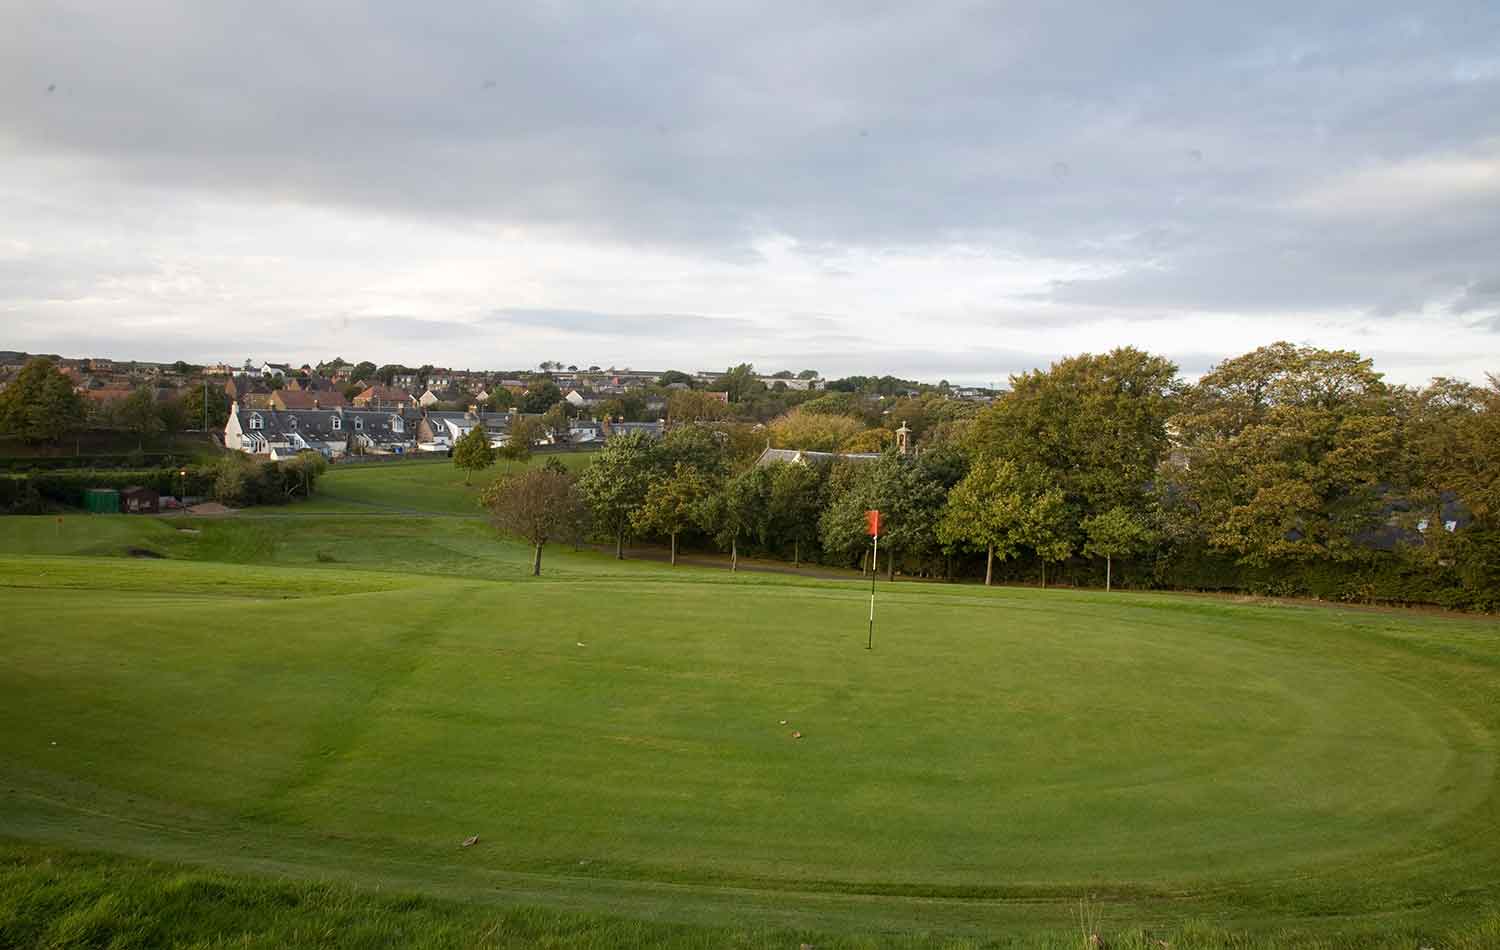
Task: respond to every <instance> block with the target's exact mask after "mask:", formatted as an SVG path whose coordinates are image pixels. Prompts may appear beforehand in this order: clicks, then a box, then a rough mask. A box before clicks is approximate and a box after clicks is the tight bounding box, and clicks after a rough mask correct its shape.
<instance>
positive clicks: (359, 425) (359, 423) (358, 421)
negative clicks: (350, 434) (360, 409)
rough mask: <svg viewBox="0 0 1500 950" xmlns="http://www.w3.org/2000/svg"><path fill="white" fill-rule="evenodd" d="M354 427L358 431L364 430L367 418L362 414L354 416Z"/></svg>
mask: <svg viewBox="0 0 1500 950" xmlns="http://www.w3.org/2000/svg"><path fill="white" fill-rule="evenodd" d="M354 429H355V431H357V432H363V431H364V430H365V420H364V419H363V418H361V417H360V416H355V417H354Z"/></svg>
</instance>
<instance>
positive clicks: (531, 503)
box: [480, 465, 584, 577]
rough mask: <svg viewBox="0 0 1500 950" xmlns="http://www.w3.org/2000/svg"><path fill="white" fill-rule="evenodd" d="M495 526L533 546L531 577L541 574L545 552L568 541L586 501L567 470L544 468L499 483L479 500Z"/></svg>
mask: <svg viewBox="0 0 1500 950" xmlns="http://www.w3.org/2000/svg"><path fill="white" fill-rule="evenodd" d="M480 500H481V502H482V503H483V504H484V506H485V507H486V508H488V509H489V511H490V516H491V518H492V519H493V520H494V523H495V526H496V527H497V528H498V529H499V530H500V531H501V532H502V533H505V534H510V535H514V536H516V537H519V538H522V539H523V540H525V541H527V542H528V543H529V544H531V546H532V552H533V554H532V561H531V576H533V577H540V576H541V573H542V549H543V548H544V547H545V546H546V544H547V542H548V541H549V540H552V539H554V538H560V537H561V538H566V537H568V536H570V535H571V533H572V532H573V530H574V527H575V526H576V525H577V524H578V521H579V517H580V509H582V508H583V506H584V503H583V498H582V496H581V495H580V494H579V490H578V485H577V483H576V482H575V480H574V479H573V477H572V475H571V474H569V473H568V472H567V471H566V470H564V471H558V470H557V469H556V468H554V467H552V466H549V465H544V466H542V467H540V468H531V469H526V470H525V471H522V472H517V473H515V474H513V475H507V476H505V477H503V478H501V479H499V480H497V481H496V482H495V483H494V484H493V485H491V486H490V487H489V488H488V489H486V490H485V491H484V492H483V493H482V495H481V498H480Z"/></svg>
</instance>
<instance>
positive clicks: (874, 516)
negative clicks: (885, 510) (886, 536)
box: [865, 509, 880, 538]
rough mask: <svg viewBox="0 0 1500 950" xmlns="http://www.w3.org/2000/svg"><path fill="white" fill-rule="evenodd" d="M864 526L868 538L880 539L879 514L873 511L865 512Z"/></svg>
mask: <svg viewBox="0 0 1500 950" xmlns="http://www.w3.org/2000/svg"><path fill="white" fill-rule="evenodd" d="M865 524H866V525H867V526H868V530H869V534H870V537H872V538H878V537H880V512H878V511H875V510H874V509H871V510H869V511H867V512H865Z"/></svg>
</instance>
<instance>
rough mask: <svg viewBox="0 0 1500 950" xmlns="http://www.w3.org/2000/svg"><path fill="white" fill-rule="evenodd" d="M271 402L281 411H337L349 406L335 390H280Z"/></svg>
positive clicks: (341, 394)
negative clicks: (339, 408)
mask: <svg viewBox="0 0 1500 950" xmlns="http://www.w3.org/2000/svg"><path fill="white" fill-rule="evenodd" d="M271 402H272V404H273V405H278V406H279V407H280V408H282V409H337V408H338V407H340V406H347V405H348V404H349V403H348V401H346V400H345V399H344V394H343V393H341V392H338V391H336V390H328V391H325V392H313V391H312V390H296V389H281V390H277V391H276V392H275V393H273V394H272V396H271Z"/></svg>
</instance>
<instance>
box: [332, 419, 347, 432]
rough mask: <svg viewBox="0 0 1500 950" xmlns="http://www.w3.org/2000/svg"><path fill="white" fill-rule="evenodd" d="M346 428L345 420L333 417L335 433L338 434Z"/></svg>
mask: <svg viewBox="0 0 1500 950" xmlns="http://www.w3.org/2000/svg"><path fill="white" fill-rule="evenodd" d="M343 427H344V420H343V419H340V418H339V417H338V416H334V417H333V431H335V432H337V431H339V430H340V429H342V428H343Z"/></svg>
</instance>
